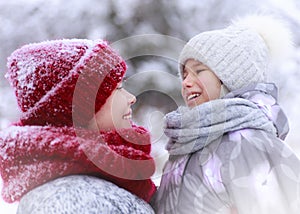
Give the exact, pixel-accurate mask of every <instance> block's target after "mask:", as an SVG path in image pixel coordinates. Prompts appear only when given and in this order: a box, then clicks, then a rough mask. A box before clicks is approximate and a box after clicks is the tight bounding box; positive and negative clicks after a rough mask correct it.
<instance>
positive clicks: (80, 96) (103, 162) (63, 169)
mask: <svg viewBox="0 0 300 214" xmlns="http://www.w3.org/2000/svg"><path fill="white" fill-rule="evenodd" d="M7 65H8V72H7V77H8V79H9V81H10V83H11V85H12V87H13V88H14V90H15V94H16V97H17V101H18V105H19V107H20V109H21V111H22V114H21V117H20V120H19V122H17V123H16V124H14V125H11V126H10V127H8V128H7V129H5V130H3V131H1V133H0V160H1V162H0V163H1V164H0V172H1V177H2V179H3V190H2V196H3V198H4V200H5V201H7V202H15V201H19V200H20V203H19V206H18V213H22V214H24V213H25V214H26V213H31V214H32V213H80V214H81V213H153V210H152V208H151V207H150V205H149V204H148V203H147V202H149V201H150V199H151V197H152V195H153V194H154V192H155V190H156V189H155V185H154V184H153V182H152V181H151V180H150V176H151V175H152V174H153V172H154V170H155V166H154V161H153V159H152V157H151V156H150V150H151V145H150V137H149V133H148V131H147V130H145V129H144V128H142V127H137V126H135V125H133V124H132V122H131V105H132V104H134V103H135V101H136V98H135V97H134V96H133V95H132V94H130V93H129V92H127V91H126V90H125V89H124V88H122V79H123V76H124V74H125V71H126V64H125V62H124V60H123V59H122V58H121V57H120V56H119V55H118V54H117V53H116V52H115V51H114V50H112V48H111V47H110V46H109V45H108V44H107V42H105V41H102V40H96V41H90V40H83V39H66V40H54V41H47V42H41V43H36V44H28V45H25V46H23V47H21V48H20V49H18V50H16V51H14V52H13V53H12V55H11V56H10V57H9V59H8V63H7Z"/></svg>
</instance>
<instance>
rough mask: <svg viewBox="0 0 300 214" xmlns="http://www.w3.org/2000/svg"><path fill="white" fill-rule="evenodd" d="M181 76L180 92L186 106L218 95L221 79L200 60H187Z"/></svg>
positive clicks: (193, 105)
mask: <svg viewBox="0 0 300 214" xmlns="http://www.w3.org/2000/svg"><path fill="white" fill-rule="evenodd" d="M182 77H183V80H182V88H181V94H182V97H183V99H184V101H185V103H186V105H187V106H188V107H190V108H192V107H195V106H198V105H200V104H202V103H205V102H207V101H210V100H214V99H218V98H219V97H220V91H221V81H220V80H219V78H218V77H217V76H216V75H215V74H214V73H213V72H212V71H211V69H210V68H208V67H207V66H206V65H204V64H202V63H201V62H199V61H197V60H194V59H189V60H187V61H186V63H185V64H184V69H183V74H182Z"/></svg>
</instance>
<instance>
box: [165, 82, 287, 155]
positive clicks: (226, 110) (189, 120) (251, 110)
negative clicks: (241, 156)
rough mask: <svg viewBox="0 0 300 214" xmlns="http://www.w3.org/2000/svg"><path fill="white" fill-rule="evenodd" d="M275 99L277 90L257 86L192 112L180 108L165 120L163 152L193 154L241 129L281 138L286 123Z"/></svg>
mask: <svg viewBox="0 0 300 214" xmlns="http://www.w3.org/2000/svg"><path fill="white" fill-rule="evenodd" d="M276 99H277V88H276V86H275V85H274V84H263V83H260V84H255V85H251V86H248V87H246V88H243V89H240V90H238V91H234V92H231V93H229V94H227V95H226V96H225V97H224V98H223V99H217V100H213V101H209V102H206V103H204V104H201V105H199V106H196V107H194V108H192V109H190V108H188V107H183V106H181V107H179V108H178V109H177V110H175V111H173V112H170V113H168V114H167V115H166V116H165V126H166V127H165V134H166V135H167V136H168V137H169V138H170V140H169V142H168V144H167V147H166V149H167V150H168V151H169V154H170V155H182V154H188V153H192V152H195V151H198V150H200V149H202V148H203V147H205V146H206V145H208V144H210V143H211V142H213V141H215V140H217V139H220V137H221V136H222V135H223V134H225V133H227V132H230V131H236V130H241V129H244V128H250V129H259V130H264V131H266V132H268V133H271V134H274V135H276V134H277V136H279V137H281V138H284V137H285V136H286V134H287V132H288V125H287V119H286V117H285V115H284V113H283V112H282V111H281V108H279V106H278V104H277V101H276ZM274 109H275V110H276V111H274ZM274 114H275V115H274Z"/></svg>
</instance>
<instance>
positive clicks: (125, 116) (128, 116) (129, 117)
mask: <svg viewBox="0 0 300 214" xmlns="http://www.w3.org/2000/svg"><path fill="white" fill-rule="evenodd" d="M131 118H132V115H131V112H129V113H127V114H125V115H123V119H124V120H130V119H131Z"/></svg>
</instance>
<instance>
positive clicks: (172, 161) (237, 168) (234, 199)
mask: <svg viewBox="0 0 300 214" xmlns="http://www.w3.org/2000/svg"><path fill="white" fill-rule="evenodd" d="M289 38H290V35H289V33H288V31H287V30H286V28H285V27H284V26H283V25H282V24H281V22H280V21H278V20H276V19H273V18H272V17H268V16H259V15H258V16H249V17H245V18H243V19H241V20H239V21H236V22H234V23H233V24H232V25H230V26H229V27H227V28H225V29H221V30H215V31H208V32H203V33H201V34H199V35H197V36H195V37H193V38H192V39H191V40H190V41H189V42H188V43H187V44H186V45H185V47H184V48H183V50H182V52H181V54H180V57H179V61H180V75H181V77H182V96H183V98H184V100H185V103H186V105H187V107H179V108H178V109H177V110H176V111H174V112H171V113H169V114H167V115H166V117H165V119H166V129H165V134H166V135H167V136H168V137H169V138H170V140H169V142H168V144H167V150H168V152H169V154H170V157H169V160H168V161H167V163H166V165H165V168H164V174H163V176H162V180H161V184H160V187H159V190H158V192H157V194H156V197H155V200H154V201H153V205H154V207H155V210H156V213H172V214H174V213H205V214H208V213H212V214H215V213H243V214H244V213H253V214H254V213H276V214H277V213H282V214H284V213H299V211H300V191H299V189H300V160H299V159H298V158H297V156H296V155H295V154H294V153H293V151H292V150H291V149H290V148H289V147H288V145H287V144H285V143H284V142H283V140H284V138H285V137H286V135H287V132H288V122H287V118H286V116H285V114H284V113H283V111H282V109H281V108H280V106H279V105H278V103H277V88H276V86H275V84H273V83H268V82H267V79H266V74H267V70H268V64H269V62H271V61H272V60H278V55H277V56H276V54H281V55H280V56H281V57H282V54H283V53H284V50H285V48H287V47H289V45H290V39H289ZM277 39H278V41H277ZM219 98H221V99H219Z"/></svg>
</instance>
